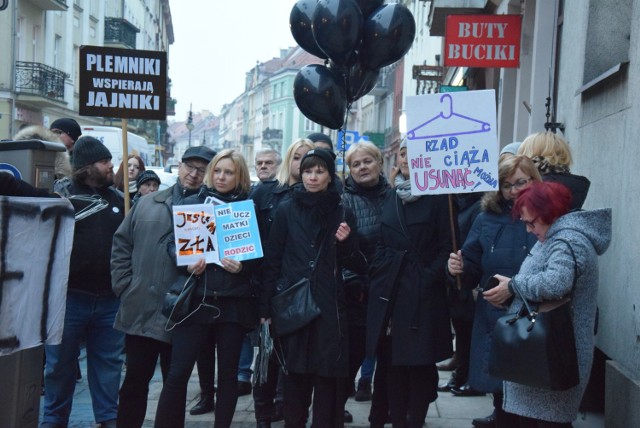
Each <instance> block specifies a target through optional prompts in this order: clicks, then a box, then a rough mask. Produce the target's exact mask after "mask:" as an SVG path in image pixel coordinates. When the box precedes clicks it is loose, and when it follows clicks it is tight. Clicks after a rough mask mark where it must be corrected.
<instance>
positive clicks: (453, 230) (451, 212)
mask: <svg viewBox="0 0 640 428" xmlns="http://www.w3.org/2000/svg"><path fill="white" fill-rule="evenodd" d="M455 215H456V213H455V212H454V210H453V195H451V194H449V225H450V226H451V238H452V244H453V252H454V253H457V252H458V243H457V242H456V241H457V239H456V224H455V221H454V217H453V216H455ZM456 286H457V287H458V290H460V289H462V281H461V280H460V275H456Z"/></svg>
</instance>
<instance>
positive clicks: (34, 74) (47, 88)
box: [16, 61, 69, 101]
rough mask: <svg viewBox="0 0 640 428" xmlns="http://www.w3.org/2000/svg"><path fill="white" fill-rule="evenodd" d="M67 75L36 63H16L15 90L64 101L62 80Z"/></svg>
mask: <svg viewBox="0 0 640 428" xmlns="http://www.w3.org/2000/svg"><path fill="white" fill-rule="evenodd" d="M67 77H69V75H68V74H67V73H65V72H63V71H60V70H57V69H55V68H53V67H49V66H48V65H44V64H40V63H37V62H25V61H17V62H16V90H17V91H18V92H23V93H27V94H33V95H40V96H42V97H47V98H52V99H55V100H59V101H64V79H66V78H67Z"/></svg>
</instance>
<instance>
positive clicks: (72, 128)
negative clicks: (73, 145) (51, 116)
mask: <svg viewBox="0 0 640 428" xmlns="http://www.w3.org/2000/svg"><path fill="white" fill-rule="evenodd" d="M49 129H50V130H52V131H53V130H54V129H59V130H61V131H63V132H64V133H65V134H67V135H68V136H69V137H71V139H72V140H73V141H77V140H78V138H80V136H81V135H82V130H81V129H80V125H78V122H76V121H75V120H73V119H70V118H68V117H63V118H62V119H58V120H54V121H53V123H52V124H51V126H50V127H49Z"/></svg>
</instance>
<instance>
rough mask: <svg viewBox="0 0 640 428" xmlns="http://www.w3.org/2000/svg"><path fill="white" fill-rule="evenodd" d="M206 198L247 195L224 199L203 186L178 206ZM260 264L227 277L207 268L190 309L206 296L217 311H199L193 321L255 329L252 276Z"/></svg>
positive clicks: (215, 267) (255, 262) (249, 262)
mask: <svg viewBox="0 0 640 428" xmlns="http://www.w3.org/2000/svg"><path fill="white" fill-rule="evenodd" d="M208 196H213V197H215V198H217V199H219V200H221V201H223V202H227V203H230V202H240V201H244V200H246V199H247V194H246V193H242V194H236V193H229V194H224V195H223V194H219V193H217V192H216V191H215V190H214V189H209V188H207V187H205V186H203V187H202V188H201V190H200V192H199V193H198V194H196V195H193V196H189V197H187V198H185V199H183V200H182V201H181V203H180V205H190V204H203V203H204V201H205V200H206V198H207V197H208ZM259 264H260V259H252V260H243V261H242V270H241V271H240V272H238V273H230V272H228V271H226V270H225V269H224V268H223V267H222V266H219V265H217V264H215V263H209V264H207V268H206V274H205V275H202V276H200V280H199V282H198V287H197V288H196V289H195V291H194V297H193V299H192V302H191V306H192V308H191V309H192V310H193V309H196V308H197V307H198V305H199V304H200V302H201V301H202V297H203V295H205V293H206V301H207V303H209V304H212V305H214V306H215V307H216V308H218V309H211V308H208V307H200V309H198V311H197V312H196V313H195V314H194V316H193V321H194V322H198V323H205V324H208V323H213V322H234V323H239V324H241V325H243V326H244V327H246V328H248V329H250V328H252V327H255V326H257V325H258V316H257V300H256V294H257V293H256V289H255V287H254V285H253V283H252V281H251V276H252V273H253V271H254V269H255V268H256V266H259ZM205 285H206V287H205Z"/></svg>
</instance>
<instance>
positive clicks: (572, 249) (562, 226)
mask: <svg viewBox="0 0 640 428" xmlns="http://www.w3.org/2000/svg"><path fill="white" fill-rule="evenodd" d="M571 198H572V197H571V192H570V190H569V189H568V188H567V187H565V186H563V185H561V184H559V183H549V182H544V183H535V184H533V185H531V186H530V187H529V188H528V189H526V190H523V191H522V193H521V194H520V196H518V200H517V201H516V203H515V206H514V208H513V215H514V218H520V220H521V221H522V222H523V223H524V224H525V225H526V227H527V230H528V231H529V232H531V233H532V234H534V235H535V236H536V237H537V238H538V242H537V243H536V245H535V246H534V247H533V248H532V249H531V256H530V257H527V258H526V260H525V261H524V262H523V263H522V267H521V268H520V270H519V271H518V273H517V274H516V275H513V276H512V275H504V276H503V275H496V277H497V278H498V280H499V281H500V282H499V284H498V285H497V286H496V287H495V288H494V289H493V290H491V291H488V292H486V293H485V299H486V300H487V301H489V302H490V303H492V304H494V305H504V304H505V302H506V301H507V299H508V298H511V297H513V296H514V291H515V290H514V287H517V288H518V290H519V291H520V293H521V294H522V296H523V297H524V298H526V299H527V300H529V301H531V302H542V301H545V300H547V301H548V300H558V299H561V298H562V297H565V296H567V295H570V297H571V307H572V314H573V330H574V335H575V340H576V350H577V354H578V368H579V378H580V383H579V384H578V385H577V386H575V387H573V388H570V389H568V390H566V391H550V390H544V389H540V388H534V387H529V386H525V385H520V384H517V383H515V382H506V381H505V382H504V392H505V396H504V410H505V412H508V413H507V416H509V417H510V418H511V420H510V424H509V426H510V427H514V428H542V427H544V428H565V427H566V428H570V427H571V426H572V425H571V422H572V421H573V420H575V419H576V417H577V415H578V408H579V406H580V401H581V399H582V395H583V394H584V391H585V388H586V386H587V381H588V379H589V373H590V369H591V364H592V361H593V348H594V332H593V328H594V325H595V320H596V302H597V295H598V256H599V255H602V254H603V253H604V252H605V251H606V250H607V248H608V247H609V243H610V242H611V210H610V209H597V210H591V211H574V212H570V207H571ZM576 274H577V276H576ZM521 307H522V300H520V298H519V297H516V298H515V299H514V300H513V303H511V306H510V307H509V313H515V312H517V311H518V310H519V309H520V308H521Z"/></svg>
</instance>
